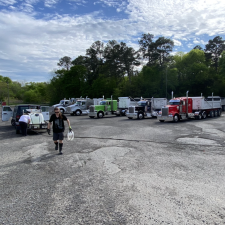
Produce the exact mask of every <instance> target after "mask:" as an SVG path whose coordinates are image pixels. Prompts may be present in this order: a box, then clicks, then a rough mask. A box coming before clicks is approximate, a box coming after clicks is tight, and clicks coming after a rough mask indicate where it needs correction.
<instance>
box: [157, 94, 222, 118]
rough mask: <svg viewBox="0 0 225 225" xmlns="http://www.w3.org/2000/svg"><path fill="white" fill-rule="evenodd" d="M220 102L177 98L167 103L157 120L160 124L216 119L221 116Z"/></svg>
mask: <svg viewBox="0 0 225 225" xmlns="http://www.w3.org/2000/svg"><path fill="white" fill-rule="evenodd" d="M221 111H222V107H221V100H220V99H218V100H217V101H214V100H213V101H207V99H205V98H204V97H203V96H201V97H188V93H187V96H186V97H178V98H173V99H171V100H170V101H169V104H168V105H166V106H165V107H162V109H161V111H160V112H159V114H158V116H157V119H158V120H159V121H160V122H164V121H174V122H178V121H179V120H183V119H188V118H195V119H205V118H206V117H217V116H220V115H221Z"/></svg>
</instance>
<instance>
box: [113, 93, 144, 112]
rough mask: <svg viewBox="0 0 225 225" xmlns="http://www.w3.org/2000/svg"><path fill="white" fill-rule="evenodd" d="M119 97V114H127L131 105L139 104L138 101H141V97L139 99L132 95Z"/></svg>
mask: <svg viewBox="0 0 225 225" xmlns="http://www.w3.org/2000/svg"><path fill="white" fill-rule="evenodd" d="M118 99H119V102H118V108H117V111H116V115H117V116H126V113H127V110H128V108H129V106H137V105H138V101H140V99H138V101H137V100H135V99H133V98H131V97H119V98H118Z"/></svg>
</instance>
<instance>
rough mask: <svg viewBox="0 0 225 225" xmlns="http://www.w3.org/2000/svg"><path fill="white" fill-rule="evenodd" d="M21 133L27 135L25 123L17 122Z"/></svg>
mask: <svg viewBox="0 0 225 225" xmlns="http://www.w3.org/2000/svg"><path fill="white" fill-rule="evenodd" d="M19 124H20V129H21V132H22V135H24V136H27V123H25V122H19Z"/></svg>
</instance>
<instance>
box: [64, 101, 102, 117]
mask: <svg viewBox="0 0 225 225" xmlns="http://www.w3.org/2000/svg"><path fill="white" fill-rule="evenodd" d="M100 101H102V98H93V99H90V98H80V99H77V101H76V103H75V104H73V105H70V106H68V107H67V108H66V112H67V113H70V115H71V116H74V115H76V116H80V115H87V114H88V112H89V107H90V106H91V105H98V104H99V103H100Z"/></svg>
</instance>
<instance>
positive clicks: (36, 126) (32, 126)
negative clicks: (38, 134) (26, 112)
mask: <svg viewBox="0 0 225 225" xmlns="http://www.w3.org/2000/svg"><path fill="white" fill-rule="evenodd" d="M15 128H16V130H21V128H20V124H19V122H16V126H15ZM47 128H48V124H47V123H45V124H44V123H43V124H29V125H28V126H27V130H35V131H47Z"/></svg>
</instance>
